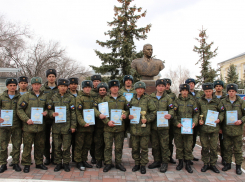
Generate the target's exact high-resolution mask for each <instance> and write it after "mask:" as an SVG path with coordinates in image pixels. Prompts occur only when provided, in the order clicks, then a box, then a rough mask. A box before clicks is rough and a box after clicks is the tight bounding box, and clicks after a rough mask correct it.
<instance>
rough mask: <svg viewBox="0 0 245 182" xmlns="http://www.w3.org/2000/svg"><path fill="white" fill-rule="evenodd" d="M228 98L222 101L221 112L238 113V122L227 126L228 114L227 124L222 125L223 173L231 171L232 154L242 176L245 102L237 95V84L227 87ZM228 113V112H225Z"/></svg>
mask: <svg viewBox="0 0 245 182" xmlns="http://www.w3.org/2000/svg"><path fill="white" fill-rule="evenodd" d="M226 88H227V92H228V96H226V98H224V99H222V100H221V105H222V106H221V111H222V112H223V113H226V112H227V111H237V116H238V117H237V119H238V120H237V121H235V123H234V125H228V124H227V117H228V116H227V113H226V117H225V118H226V119H225V122H224V123H223V125H222V127H223V128H222V131H223V136H224V148H225V152H224V159H225V161H226V164H225V166H224V167H223V168H222V171H227V170H229V169H231V162H232V153H234V156H235V162H236V174H238V175H241V174H242V170H241V165H242V161H243V157H242V145H243V142H242V135H243V125H244V122H245V102H244V100H242V99H241V98H240V97H239V96H238V95H236V93H237V90H238V86H237V84H234V83H231V84H228V85H227V87H226ZM224 111H226V112H224Z"/></svg>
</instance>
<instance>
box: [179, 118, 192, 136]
mask: <svg viewBox="0 0 245 182" xmlns="http://www.w3.org/2000/svg"><path fill="white" fill-rule="evenodd" d="M181 124H182V126H181V134H193V129H192V118H181Z"/></svg>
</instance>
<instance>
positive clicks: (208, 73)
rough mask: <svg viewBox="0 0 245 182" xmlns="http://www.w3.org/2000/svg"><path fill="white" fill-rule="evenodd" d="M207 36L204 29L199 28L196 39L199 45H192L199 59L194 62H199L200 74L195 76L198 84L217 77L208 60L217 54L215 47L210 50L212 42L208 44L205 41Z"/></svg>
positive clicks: (211, 80)
mask: <svg viewBox="0 0 245 182" xmlns="http://www.w3.org/2000/svg"><path fill="white" fill-rule="evenodd" d="M207 38H208V36H207V35H206V30H203V29H202V30H200V33H199V38H196V40H197V41H198V42H199V43H200V47H197V46H194V49H193V51H194V52H197V53H198V54H199V57H200V59H199V60H198V61H197V63H196V64H199V63H201V75H200V76H196V77H197V83H199V85H201V84H203V83H206V82H213V81H214V78H215V77H217V75H218V74H217V71H218V70H215V69H213V68H212V67H211V62H210V61H209V60H210V59H212V58H213V57H215V56H217V50H218V48H216V49H215V50H214V51H211V46H212V45H213V44H214V42H211V43H210V44H208V43H207V42H206V40H207Z"/></svg>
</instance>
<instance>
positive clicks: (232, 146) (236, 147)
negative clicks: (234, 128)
mask: <svg viewBox="0 0 245 182" xmlns="http://www.w3.org/2000/svg"><path fill="white" fill-rule="evenodd" d="M223 136H224V148H225V151H224V158H225V161H226V162H227V163H231V162H232V153H234V156H235V162H236V164H237V165H242V161H243V157H242V135H239V136H228V135H226V134H224V135H223Z"/></svg>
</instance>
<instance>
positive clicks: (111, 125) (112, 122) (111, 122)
mask: <svg viewBox="0 0 245 182" xmlns="http://www.w3.org/2000/svg"><path fill="white" fill-rule="evenodd" d="M114 123H115V122H114V121H109V122H108V126H110V127H114V126H116V125H114Z"/></svg>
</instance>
